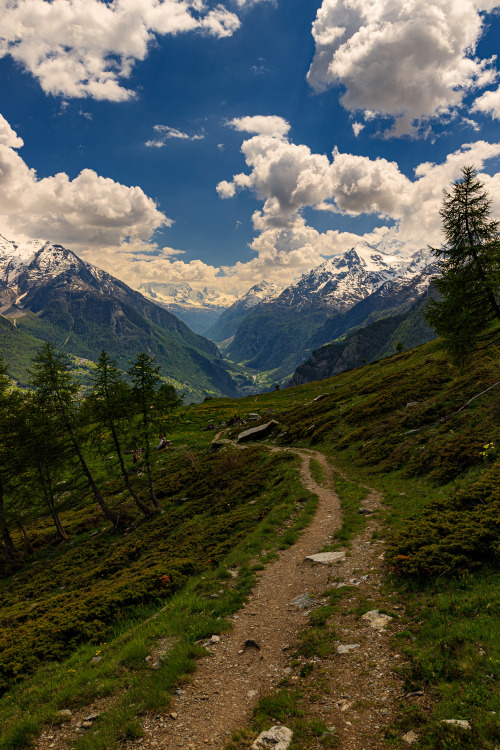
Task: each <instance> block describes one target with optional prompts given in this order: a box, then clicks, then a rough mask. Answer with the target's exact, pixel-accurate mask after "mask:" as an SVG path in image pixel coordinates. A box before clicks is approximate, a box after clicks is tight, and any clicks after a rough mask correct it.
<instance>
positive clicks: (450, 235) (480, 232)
mask: <svg viewBox="0 0 500 750" xmlns="http://www.w3.org/2000/svg"><path fill="white" fill-rule="evenodd" d="M440 215H441V218H442V220H443V231H444V234H445V237H446V242H445V244H444V245H443V246H442V247H440V248H433V253H434V254H435V255H436V256H437V258H438V259H439V266H440V270H441V276H438V277H436V278H435V279H434V284H435V287H436V289H437V291H438V293H439V294H440V299H438V300H432V301H431V302H430V303H429V304H428V306H427V310H426V313H425V317H426V320H427V322H428V323H429V324H430V325H431V326H432V327H433V328H434V329H435V330H436V332H437V333H438V334H439V335H440V336H442V337H443V338H444V340H445V344H446V347H447V348H448V351H449V352H450V354H451V357H452V359H453V361H454V362H455V363H456V364H459V365H463V364H464V363H465V362H467V360H468V359H469V358H470V355H471V353H472V351H473V349H474V346H475V344H476V342H477V338H478V336H479V334H480V333H481V332H482V331H484V329H485V328H486V327H487V326H488V324H489V323H490V322H491V321H492V320H494V319H495V318H497V319H498V320H500V305H499V300H498V294H499V290H500V236H499V232H498V227H499V223H498V222H497V221H492V220H491V219H490V215H491V201H490V199H489V196H488V194H487V192H486V191H485V190H484V184H483V183H482V182H481V181H480V180H479V179H478V178H477V176H476V170H475V169H474V167H472V166H471V167H464V168H463V169H462V176H461V178H460V179H458V180H456V181H455V182H454V183H453V188H452V190H451V192H450V193H448V192H446V191H444V199H443V206H442V208H441V211H440Z"/></svg>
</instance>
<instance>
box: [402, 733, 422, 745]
mask: <svg viewBox="0 0 500 750" xmlns="http://www.w3.org/2000/svg"><path fill="white" fill-rule="evenodd" d="M402 740H403V742H406V744H407V745H414V744H415V743H416V742H418V734H416V733H415V732H407V733H406V734H404V735H403V737H402Z"/></svg>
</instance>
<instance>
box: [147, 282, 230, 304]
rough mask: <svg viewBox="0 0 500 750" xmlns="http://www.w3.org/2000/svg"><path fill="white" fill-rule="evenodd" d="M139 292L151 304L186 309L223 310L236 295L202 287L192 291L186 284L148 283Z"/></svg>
mask: <svg viewBox="0 0 500 750" xmlns="http://www.w3.org/2000/svg"><path fill="white" fill-rule="evenodd" d="M139 290H140V291H141V292H142V294H144V295H145V296H146V297H148V299H150V300H152V301H153V302H156V303H157V304H158V303H161V304H164V305H166V306H168V305H174V304H175V305H183V306H185V307H186V308H188V307H197V308H208V309H214V308H215V309H217V310H224V309H225V308H227V307H230V305H232V304H233V302H235V301H236V300H237V296H236V295H231V294H225V293H223V292H218V291H217V290H216V289H210V288H209V287H204V288H203V289H193V287H192V286H191V285H190V284H188V283H187V282H181V283H178V284H175V283H168V282H157V281H148V282H146V283H145V284H141V285H140V287H139Z"/></svg>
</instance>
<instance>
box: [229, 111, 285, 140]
mask: <svg viewBox="0 0 500 750" xmlns="http://www.w3.org/2000/svg"><path fill="white" fill-rule="evenodd" d="M228 125H230V127H232V128H234V130H239V131H240V132H242V133H256V134H257V135H271V136H275V137H278V138H279V137H280V136H282V137H284V136H286V134H287V133H288V131H289V130H290V123H289V122H287V121H286V120H285V119H283V117H278V116H277V115H255V116H254V117H235V118H234V119H233V120H230V121H229V122H228Z"/></svg>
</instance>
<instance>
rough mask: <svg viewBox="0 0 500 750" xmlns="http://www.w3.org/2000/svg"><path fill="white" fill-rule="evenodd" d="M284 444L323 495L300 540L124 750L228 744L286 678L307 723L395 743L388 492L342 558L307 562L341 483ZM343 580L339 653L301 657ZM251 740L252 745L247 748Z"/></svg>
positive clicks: (335, 524)
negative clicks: (384, 512) (386, 590)
mask: <svg viewBox="0 0 500 750" xmlns="http://www.w3.org/2000/svg"><path fill="white" fill-rule="evenodd" d="M271 450H273V451H277V450H282V449H279V448H271ZM288 450H291V451H292V452H294V453H296V454H298V455H299V456H300V458H301V469H300V476H301V480H302V482H303V484H304V486H305V487H306V488H307V489H308V490H310V491H311V492H313V493H315V494H316V495H317V496H318V498H319V503H318V509H317V511H316V514H315V516H314V518H313V519H312V521H311V523H310V524H309V526H308V527H307V528H305V529H304V530H303V531H302V533H301V536H300V537H299V539H298V541H297V542H296V543H295V544H293V545H292V546H291V547H289V548H288V549H286V550H283V551H280V552H279V557H278V559H277V560H276V561H275V562H272V563H270V564H268V565H267V566H266V567H265V569H264V570H262V571H260V572H259V573H258V579H257V583H256V585H255V587H254V589H253V591H252V592H251V594H250V596H249V598H248V601H247V604H246V605H245V606H244V607H243V608H242V609H241V610H240V611H239V612H238V613H237V614H235V615H233V618H232V619H233V622H234V627H233V628H232V630H231V631H230V632H226V633H223V634H221V635H220V636H215V637H213V638H212V639H211V641H212V642H211V643H209V645H208V650H209V651H210V654H209V655H207V656H206V657H203V658H201V659H200V660H199V662H198V664H197V669H196V672H195V673H194V676H193V679H192V681H191V682H189V683H186V684H183V685H182V688H179V689H178V690H177V691H176V694H175V695H174V696H173V699H172V702H171V705H170V708H169V709H168V710H166V711H165V713H163V714H149V715H147V716H145V717H144V718H143V722H142V726H143V732H144V735H143V736H142V737H141V738H139V739H137V740H133V741H132V740H131V741H129V742H126V743H125V744H123V745H121V746H120V749H121V750H153V749H158V750H174V748H176V749H177V748H184V750H200V748H207V747H209V748H213V749H214V750H215V749H216V750H223V748H224V747H225V746H226V743H227V742H229V740H230V738H231V735H232V733H233V732H234V731H235V730H238V729H243V728H245V727H248V726H249V723H250V720H251V716H252V712H253V709H254V707H255V704H256V702H257V700H258V699H259V698H260V697H262V696H265V695H267V694H269V693H270V692H272V691H273V689H276V688H277V687H278V685H279V684H280V683H281V681H282V680H283V679H284V678H287V679H288V680H289V682H290V686H291V687H292V688H293V687H295V686H299V687H300V691H301V693H302V695H303V696H305V704H306V705H305V714H306V715H305V718H309V719H321V720H322V721H323V722H324V723H325V724H326V726H327V727H328V729H329V730H330V732H331V734H332V735H333V737H334V738H335V739H336V744H335V746H336V747H338V748H341V750H379V749H380V750H381V749H382V748H387V747H388V744H387V741H386V740H385V739H384V735H385V730H386V728H387V726H388V725H389V724H390V723H391V721H392V719H393V718H394V716H395V713H396V704H397V702H398V701H400V699H401V697H402V682H401V680H400V678H399V677H398V676H397V674H396V673H395V671H394V668H395V667H397V666H401V665H402V663H403V659H402V658H401V657H400V655H399V654H397V653H396V652H395V651H393V650H392V649H391V647H390V640H391V638H392V637H393V635H394V634H395V633H396V632H397V631H398V630H403V629H404V625H403V624H401V623H400V620H399V618H398V613H397V612H396V610H401V614H402V609H403V608H402V606H401V604H399V605H398V604H397V603H395V602H394V601H392V600H391V599H390V595H387V594H383V593H382V592H381V591H380V586H381V584H382V582H383V580H384V575H385V574H384V572H383V570H382V568H383V557H384V553H383V542H382V541H380V540H378V539H377V538H374V532H378V531H379V522H378V520H377V513H376V511H377V510H378V509H380V507H381V504H380V496H379V495H378V493H376V492H373V491H371V490H369V492H368V495H367V496H366V497H365V499H364V500H363V502H362V508H361V512H362V513H365V514H366V519H367V523H366V527H365V528H364V530H363V531H362V533H361V534H359V535H358V536H357V537H356V538H355V539H353V540H352V543H351V546H350V547H349V548H347V549H346V555H345V557H344V559H342V560H338V561H336V562H334V563H332V564H318V563H314V562H311V561H309V560H306V559H305V558H306V557H307V556H309V555H313V554H316V553H318V552H320V551H321V549H322V548H323V547H324V546H325V545H328V544H331V543H332V536H333V535H334V533H335V531H336V530H338V529H339V528H340V527H341V525H342V512H341V507H340V501H339V498H338V496H337V494H336V493H335V492H334V490H333V473H332V467H331V466H330V464H329V462H328V461H327V459H326V458H325V456H323V454H321V453H319V452H317V451H313V450H305V449H304V450H301V449H288ZM311 459H315V460H316V461H317V462H319V464H320V465H321V467H322V469H323V471H324V475H325V477H326V479H325V481H324V482H323V483H322V484H321V485H320V484H317V483H316V481H315V480H314V479H313V477H312V475H311V469H310V462H311ZM345 585H347V586H350V587H351V588H350V589H349V592H348V593H347V594H346V595H345V596H344V597H343V598H342V599H341V600H340V603H339V604H338V605H337V608H336V610H335V613H334V615H333V617H332V618H331V619H330V620H329V621H328V628H329V632H330V633H331V638H332V641H333V653H332V654H331V655H329V656H327V657H324V658H322V659H320V658H319V657H317V656H313V657H310V658H308V659H305V658H304V657H302V660H301V662H300V663H299V660H295V661H293V659H294V655H295V653H296V646H297V643H298V637H299V634H300V633H301V631H303V630H304V628H305V627H306V626H307V624H308V618H307V614H308V612H309V611H311V609H313V608H315V607H317V606H319V605H321V604H323V603H326V600H325V599H322V596H321V595H322V594H323V592H324V591H325V590H327V589H329V588H330V589H331V588H334V587H341V586H345ZM308 593H309V594H311V599H309V600H307V599H306V601H305V602H304V603H303V604H302V606H300V604H297V603H295V604H294V603H293V600H294V599H295V598H296V597H300V596H301V595H304V594H308ZM315 597H316V599H315ZM360 607H361V610H362V612H366V610H378V609H384V610H385V611H387V610H389V611H390V612H391V614H392V616H393V617H392V619H391V621H390V623H388V625H387V630H386V628H385V627H384V623H383V622H382V623H381V622H378V624H377V623H376V622H375V623H371V622H370V621H369V620H366V619H363V618H362V617H360V613H359V611H356V610H357V608H358V609H359V608H360ZM389 619H390V618H389ZM246 642H247V644H246V645H245V643H246ZM252 642H253V643H252ZM305 664H306V666H310V667H311V671H310V674H308V675H306V676H303V675H304V672H303V671H302V676H301V674H300V672H301V667H304V665H305ZM406 700H407V701H408V697H407V699H406ZM409 700H411V701H412V702H418V703H419V704H420V705H421V706H422V707H424V706H423V705H422V704H423V703H424V702H425V701H426V700H427V699H426V697H424V696H422V697H420V696H417V697H410V699H409ZM107 703H108V701H107V700H106V699H103V701H102V702H96V703H94V704H93V705H92V706H89V707H87V709H86V711H85V710H83V711H79V712H75V714H74V715H73V717H72V719H71V721H69V722H67V723H65V724H63V725H62V726H61V727H56V726H54V727H52V728H49V729H46V730H45V731H44V732H43V733H42V734H41V736H40V737H39V738H38V740H37V741H36V742H35V745H34V748H35V750H52V749H54V750H71V748H73V747H74V743H75V741H77V739H78V737H81V736H82V735H81V733H82V721H81V719H82V717H83V716H84V715H85V712H86V713H89V712H92V711H97V712H99V711H104V712H105V711H106V708H107ZM84 725H85V722H83V726H84ZM83 731H87V730H83ZM250 744H251V743H250ZM243 746H244V747H250V745H249V744H247V743H245V744H244V745H242V747H243ZM324 747H325V744H324V743H322V742H321V740H320V738H318V741H317V743H316V744H315V745H308V748H318V750H319V749H320V748H324ZM299 750H302V749H301V748H300V749H299Z"/></svg>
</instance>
